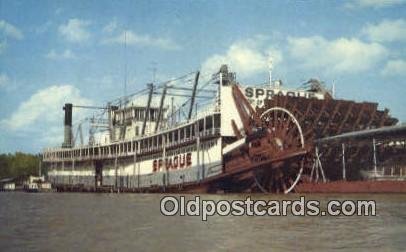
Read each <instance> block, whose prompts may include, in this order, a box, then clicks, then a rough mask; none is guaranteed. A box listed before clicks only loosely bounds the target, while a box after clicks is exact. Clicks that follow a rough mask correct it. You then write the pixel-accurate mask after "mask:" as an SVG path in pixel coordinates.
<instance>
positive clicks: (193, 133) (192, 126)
mask: <svg viewBox="0 0 406 252" xmlns="http://www.w3.org/2000/svg"><path fill="white" fill-rule="evenodd" d="M190 129H191V131H192V137H194V136H195V125H194V124H193V125H190Z"/></svg>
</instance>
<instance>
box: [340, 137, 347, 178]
mask: <svg viewBox="0 0 406 252" xmlns="http://www.w3.org/2000/svg"><path fill="white" fill-rule="evenodd" d="M341 148H342V159H343V180H346V179H347V178H346V171H345V144H344V143H342V144H341Z"/></svg>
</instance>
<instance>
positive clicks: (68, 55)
mask: <svg viewBox="0 0 406 252" xmlns="http://www.w3.org/2000/svg"><path fill="white" fill-rule="evenodd" d="M45 57H46V58H48V59H52V60H61V59H75V58H76V55H75V54H74V53H73V52H72V51H71V50H69V49H66V50H65V51H63V52H61V53H58V52H56V51H55V50H54V49H52V50H51V51H49V53H47V54H46V55H45Z"/></svg>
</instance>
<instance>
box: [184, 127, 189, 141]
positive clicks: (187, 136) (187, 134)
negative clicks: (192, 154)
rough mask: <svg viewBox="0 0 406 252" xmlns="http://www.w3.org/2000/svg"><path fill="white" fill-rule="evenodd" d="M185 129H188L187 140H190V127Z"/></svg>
mask: <svg viewBox="0 0 406 252" xmlns="http://www.w3.org/2000/svg"><path fill="white" fill-rule="evenodd" d="M185 129H186V138H190V126H187V127H186V128H185Z"/></svg>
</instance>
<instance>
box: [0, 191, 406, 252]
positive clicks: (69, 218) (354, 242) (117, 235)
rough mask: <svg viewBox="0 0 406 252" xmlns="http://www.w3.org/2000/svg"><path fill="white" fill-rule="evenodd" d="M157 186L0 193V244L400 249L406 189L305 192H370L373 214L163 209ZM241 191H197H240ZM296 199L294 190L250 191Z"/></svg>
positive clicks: (405, 227)
mask: <svg viewBox="0 0 406 252" xmlns="http://www.w3.org/2000/svg"><path fill="white" fill-rule="evenodd" d="M162 196H163V195H159V194H73V193H71V194H68V193H66V194H64V193H59V194H57V193H49V194H46V193H44V194H40V193H38V194H27V193H17V192H16V193H0V248H1V249H0V250H2V251H23V250H24V251H67V250H69V251H83V250H87V251H89V250H90V251H145V250H149V251H151V250H152V251H156V250H162V251H163V250H165V251H184V250H187V251H190V250H194V251H218V250H220V251H236V250H238V251H246V250H250V251H258V250H259V251H269V250H272V251H281V250H284V251H286V250H287V251H291V250H297V251H306V250H323V251H325V250H333V249H344V250H348V251H354V249H355V250H369V251H371V250H372V251H393V250H395V251H396V250H398V251H404V249H405V247H406V236H405V235H406V195H405V194H403V195H402V194H392V195H386V194H376V195H372V194H358V195H341V196H340V195H331V194H330V195H311V196H310V195H307V196H306V199H317V200H320V201H322V202H326V201H327V200H329V199H339V200H344V199H354V200H356V199H375V200H376V202H377V216H375V217H373V216H364V217H357V216H352V217H344V216H339V217H332V216H323V217H309V216H307V217H295V216H285V217H276V216H262V217H249V216H240V217H234V216H227V217H220V216H212V217H209V220H208V221H207V222H202V221H201V217H180V216H173V217H165V216H162V215H161V213H160V210H159V203H160V199H161V198H162ZM245 197H246V195H235V194H234V195H203V196H202V198H204V199H215V200H220V199H229V200H234V199H245ZM254 198H256V199H258V198H261V199H267V200H270V199H278V200H280V199H288V198H289V199H297V198H299V196H298V195H289V196H286V195H276V196H275V195H256V196H254Z"/></svg>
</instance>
